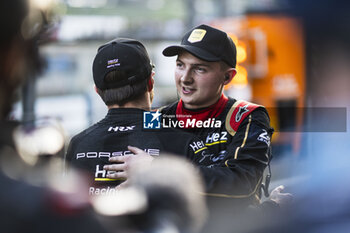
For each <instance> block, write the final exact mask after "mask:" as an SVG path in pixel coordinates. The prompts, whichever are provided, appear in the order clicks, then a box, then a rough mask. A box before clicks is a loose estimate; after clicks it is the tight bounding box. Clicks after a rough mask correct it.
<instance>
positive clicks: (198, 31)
mask: <svg viewBox="0 0 350 233" xmlns="http://www.w3.org/2000/svg"><path fill="white" fill-rule="evenodd" d="M181 50H185V51H187V52H189V53H191V54H193V55H194V56H196V57H198V58H200V59H202V60H204V61H224V62H225V63H227V65H229V66H230V67H233V68H235V67H236V54H237V52H236V46H235V44H234V43H233V41H232V39H231V38H230V37H229V36H228V35H227V34H226V33H225V32H223V31H220V30H218V29H216V28H213V27H210V26H208V25H205V24H202V25H200V26H198V27H195V28H193V29H191V30H190V31H189V32H187V33H186V34H185V36H184V37H183V38H182V41H181V45H173V46H169V47H167V48H165V49H164V50H163V55H164V56H167V57H171V56H175V55H178V54H179V52H180V51H181Z"/></svg>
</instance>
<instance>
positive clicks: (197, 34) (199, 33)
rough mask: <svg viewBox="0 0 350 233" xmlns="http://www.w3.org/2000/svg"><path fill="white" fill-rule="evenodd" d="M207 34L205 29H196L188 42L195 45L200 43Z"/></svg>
mask: <svg viewBox="0 0 350 233" xmlns="http://www.w3.org/2000/svg"><path fill="white" fill-rule="evenodd" d="M205 33H207V31H206V30H204V29H195V30H193V31H192V33H191V35H190V36H189V37H188V39H187V40H188V42H190V43H195V42H199V41H201V40H202V39H203V37H204V35H205Z"/></svg>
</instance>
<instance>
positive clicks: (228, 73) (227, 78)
mask: <svg viewBox="0 0 350 233" xmlns="http://www.w3.org/2000/svg"><path fill="white" fill-rule="evenodd" d="M236 74H237V71H236V69H235V68H230V69H228V70H227V71H226V72H225V80H224V85H227V84H229V83H230V82H231V81H232V79H233V78H234V77H235V76H236Z"/></svg>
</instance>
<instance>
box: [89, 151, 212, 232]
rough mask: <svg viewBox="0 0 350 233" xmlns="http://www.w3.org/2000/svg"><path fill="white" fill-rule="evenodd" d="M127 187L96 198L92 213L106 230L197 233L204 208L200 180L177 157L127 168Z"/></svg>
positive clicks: (205, 212)
mask: <svg viewBox="0 0 350 233" xmlns="http://www.w3.org/2000/svg"><path fill="white" fill-rule="evenodd" d="M129 175H130V178H129V181H128V186H127V187H124V188H123V189H119V192H118V196H115V195H112V196H101V195H100V196H96V197H95V198H96V201H95V202H94V207H95V210H96V211H97V212H98V213H100V214H101V215H104V216H110V217H106V218H104V224H105V225H107V226H108V227H109V228H111V229H113V228H115V227H118V229H123V230H125V232H140V233H141V232H152V233H158V232H159V233H161V232H162V233H163V232H173V233H180V232H183V233H194V232H200V230H201V228H202V226H203V224H204V222H205V220H206V214H207V209H206V205H205V198H204V196H202V195H200V193H201V192H203V190H204V186H203V181H202V180H201V177H200V176H198V171H197V170H196V168H195V167H194V166H193V165H192V164H190V163H189V162H188V161H186V160H185V159H183V158H181V157H179V156H169V155H167V154H162V156H161V157H159V158H157V159H155V160H154V161H153V162H152V165H151V166H144V165H143V164H138V165H135V166H133V167H132V168H131V169H130V174H129Z"/></svg>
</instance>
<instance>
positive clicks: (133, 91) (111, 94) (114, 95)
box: [97, 70, 151, 106]
mask: <svg viewBox="0 0 350 233" xmlns="http://www.w3.org/2000/svg"><path fill="white" fill-rule="evenodd" d="M150 76H151V73H150V74H148V77H147V78H145V79H143V80H142V81H140V82H137V83H134V84H129V85H126V86H123V87H118V88H113V89H106V90H100V89H98V88H97V93H98V94H99V95H100V96H101V98H102V100H103V102H104V103H105V104H106V105H107V106H111V105H119V106H123V105H125V104H126V103H128V102H130V101H133V100H137V99H138V98H140V97H141V96H142V95H143V94H144V93H145V92H146V91H147V87H148V81H149V79H150ZM126 77H128V76H127V73H126V72H124V71H119V70H113V71H111V72H109V73H108V74H107V75H106V77H105V82H107V83H108V82H115V81H116V80H122V79H125V78H126Z"/></svg>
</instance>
